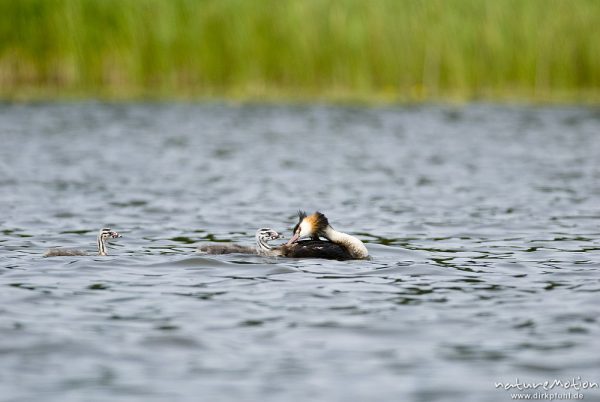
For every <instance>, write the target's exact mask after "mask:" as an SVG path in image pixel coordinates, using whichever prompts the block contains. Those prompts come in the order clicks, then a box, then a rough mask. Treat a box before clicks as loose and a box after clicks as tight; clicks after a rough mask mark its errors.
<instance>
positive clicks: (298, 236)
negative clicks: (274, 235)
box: [287, 233, 300, 246]
mask: <svg viewBox="0 0 600 402" xmlns="http://www.w3.org/2000/svg"><path fill="white" fill-rule="evenodd" d="M298 239H300V233H294V235H293V236H292V238H291V239H290V241H288V242H287V245H288V246H289V245H290V244H292V243H296V242H297V241H298Z"/></svg>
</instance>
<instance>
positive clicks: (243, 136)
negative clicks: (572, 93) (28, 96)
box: [0, 103, 600, 402]
mask: <svg viewBox="0 0 600 402" xmlns="http://www.w3.org/2000/svg"><path fill="white" fill-rule="evenodd" d="M599 135H600V112H598V110H595V109H590V108H558V107H548V108H527V107H521V106H513V107H508V106H489V105H471V106H465V107H457V108H454V107H435V106H423V107H400V106H398V107H386V108H363V107H325V106H296V107H277V106H226V105H187V104H139V105H121V104H114V105H105V104H96V103H87V104H60V105H53V104H36V105H11V104H5V105H2V106H0V195H1V197H0V234H1V237H0V390H1V392H0V395H1V396H0V398H3V400H7V401H30V400H31V401H33V400H44V401H61V402H65V401H82V400H85V401H105V400H113V401H121V400H139V401H165V400H181V401H197V400H210V401H308V400H319V401H434V400H435V401H437V400H439V401H484V400H488V401H508V400H510V392H509V391H504V390H500V389H496V388H495V386H494V382H498V381H506V382H514V381H515V379H516V378H519V379H521V380H523V381H528V380H550V381H552V380H554V379H567V378H572V377H575V378H577V377H578V376H579V377H581V378H582V380H589V381H597V382H600V354H599V352H600V336H599V335H600V324H599V321H598V320H599V313H600V292H599V291H600V275H599V267H600V157H599V156H600V138H599ZM299 208H302V209H306V210H309V211H312V210H315V209H319V210H321V211H323V212H325V213H326V214H327V216H328V217H329V219H330V221H331V222H332V224H333V226H334V227H335V228H336V229H338V230H342V231H346V232H348V233H352V234H355V235H356V236H358V237H359V238H361V239H362V240H363V241H365V242H366V243H367V247H368V248H369V251H370V253H371V255H372V258H371V259H370V260H368V261H348V262H337V261H326V260H318V259H315V260H294V259H277V258H263V257H258V256H246V255H239V254H238V255H223V256H203V255H199V254H196V253H195V248H196V247H197V246H198V245H199V244H202V243H206V242H215V241H223V242H235V243H241V244H247V245H251V244H252V243H253V234H254V231H255V229H256V228H258V227H263V226H270V227H273V228H275V229H276V230H280V231H283V232H285V234H286V235H287V236H288V237H289V236H290V235H291V227H292V226H293V224H294V223H295V217H294V215H295V211H296V210H297V209H299ZM103 226H110V227H112V228H113V229H115V230H118V231H119V232H121V233H122V234H123V236H124V237H123V238H121V239H117V240H116V241H113V243H112V245H111V249H110V253H111V255H110V256H108V257H94V256H91V257H57V258H44V257H43V253H44V251H45V250H46V249H47V248H49V247H56V246H63V247H71V248H73V247H75V248H83V249H88V250H90V251H93V250H94V247H95V246H94V244H95V236H96V233H97V231H98V229H100V228H101V227H103ZM584 395H585V400H599V399H600V391H599V390H598V389H595V390H588V391H586V392H585V393H584Z"/></svg>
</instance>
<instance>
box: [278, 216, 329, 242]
mask: <svg viewBox="0 0 600 402" xmlns="http://www.w3.org/2000/svg"><path fill="white" fill-rule="evenodd" d="M328 226H329V221H328V220H327V217H326V216H325V215H323V214H322V213H320V212H318V211H317V212H315V213H314V214H311V215H308V216H307V215H306V212H304V211H298V223H297V224H296V226H294V235H293V236H292V238H291V239H290V241H289V242H288V243H287V244H292V243H295V242H297V241H298V240H300V239H301V238H303V237H318V236H323V233H324V232H325V229H326V228H327V227H328Z"/></svg>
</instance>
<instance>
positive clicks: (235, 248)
mask: <svg viewBox="0 0 600 402" xmlns="http://www.w3.org/2000/svg"><path fill="white" fill-rule="evenodd" d="M282 237H283V236H282V235H280V234H279V233H277V232H276V231H275V230H273V229H271V228H261V229H258V230H257V231H256V235H255V238H256V246H255V247H254V248H252V247H245V246H240V245H238V244H218V245H217V244H215V245H205V246H200V247H198V250H197V251H198V252H200V253H206V254H258V255H264V256H274V255H278V254H277V253H275V252H273V249H272V248H271V246H270V245H269V241H271V240H276V239H281V238H282Z"/></svg>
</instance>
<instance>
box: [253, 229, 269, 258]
mask: <svg viewBox="0 0 600 402" xmlns="http://www.w3.org/2000/svg"><path fill="white" fill-rule="evenodd" d="M270 251H271V246H269V243H267V240H265V239H264V238H263V237H262V236H260V235H259V234H258V233H257V234H256V252H257V253H258V254H261V255H264V254H268V253H269V252H270Z"/></svg>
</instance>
